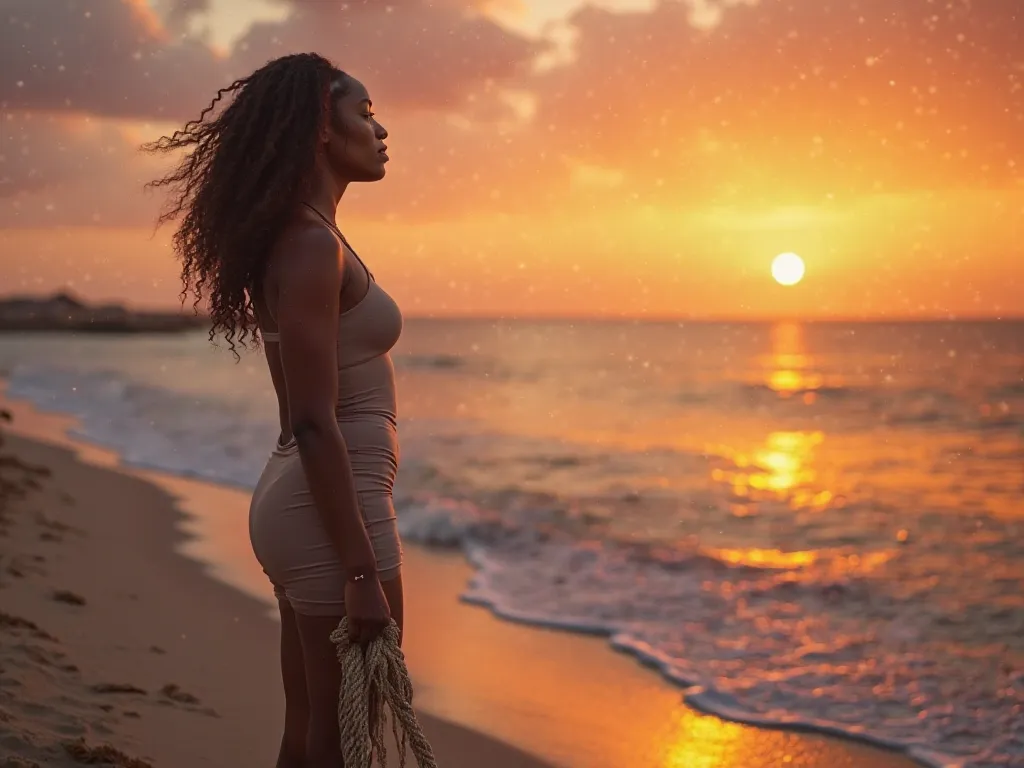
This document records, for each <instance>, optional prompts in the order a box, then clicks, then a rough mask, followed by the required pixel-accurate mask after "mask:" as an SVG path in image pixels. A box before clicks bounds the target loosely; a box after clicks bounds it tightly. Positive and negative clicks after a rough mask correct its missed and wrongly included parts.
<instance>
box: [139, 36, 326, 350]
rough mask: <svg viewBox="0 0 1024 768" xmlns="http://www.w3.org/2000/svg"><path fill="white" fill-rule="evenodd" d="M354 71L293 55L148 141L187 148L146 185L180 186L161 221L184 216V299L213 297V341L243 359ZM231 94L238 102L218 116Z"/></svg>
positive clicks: (177, 237) (156, 148) (180, 251)
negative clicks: (277, 246)
mask: <svg viewBox="0 0 1024 768" xmlns="http://www.w3.org/2000/svg"><path fill="white" fill-rule="evenodd" d="M345 77H346V76H345V73H344V72H342V71H341V70H339V69H338V68H337V67H335V66H334V65H333V64H332V63H331V62H330V61H328V60H327V59H325V58H324V57H322V56H319V55H317V54H315V53H300V54H293V55H289V56H283V57H281V58H279V59H275V60H273V61H271V62H269V63H267V64H266V65H264V66H263V67H261V68H260V69H257V70H256V71H255V72H253V73H252V74H251V75H249V76H248V77H245V78H242V79H241V80H236V81H235V82H233V83H232V84H231V85H229V86H228V87H227V88H222V89H220V90H219V91H218V92H217V95H216V96H215V97H214V98H213V101H211V102H210V104H209V106H207V107H206V109H204V110H203V111H202V113H201V114H200V115H199V118H198V119H196V120H192V121H189V122H188V123H186V124H185V126H184V128H182V129H181V130H178V131H175V132H174V134H173V135H172V136H163V137H161V138H160V139H158V140H156V141H154V142H151V143H149V144H145V145H143V147H142V149H143V151H146V152H161V153H166V152H173V151H175V150H179V149H184V150H186V154H185V156H184V157H183V159H182V160H181V162H180V163H179V164H178V166H177V167H176V168H175V169H174V170H173V171H171V172H170V173H168V174H167V175H166V176H164V177H163V178H161V179H157V180H156V181H152V182H150V183H148V184H147V185H146V188H147V189H149V188H153V187H164V186H169V187H171V189H172V195H171V197H170V200H169V202H168V204H167V206H166V207H165V209H164V210H163V212H162V213H161V214H160V217H159V219H158V220H157V226H158V227H159V226H161V225H163V224H165V223H167V222H169V221H173V220H175V219H177V218H179V217H182V218H181V223H180V225H179V226H178V229H177V231H176V232H175V233H174V241H173V242H174V250H175V253H176V254H177V256H178V258H179V259H180V260H181V281H182V285H183V287H182V291H181V299H182V302H183V303H184V301H185V298H186V297H187V296H188V295H189V294H190V293H191V294H192V295H193V297H194V302H193V308H194V309H196V310H198V308H199V305H200V303H201V302H202V301H203V299H204V298H205V299H206V302H207V311H208V312H209V315H210V320H211V323H212V324H211V328H210V340H211V341H213V340H214V338H215V337H216V336H217V335H218V334H223V335H224V337H225V339H226V341H227V342H228V344H229V345H230V348H231V351H232V352H233V353H234V354H235V357H236V359H237V358H238V353H237V351H236V349H235V346H236V343H238V344H240V345H241V346H242V347H246V346H248V345H247V343H246V340H247V339H248V338H252V340H253V341H254V342H255V341H257V340H258V326H257V323H256V317H255V313H254V311H253V297H254V295H256V294H257V293H258V292H259V289H260V284H261V282H262V277H263V271H264V268H265V266H266V263H267V257H268V254H269V251H270V248H271V246H272V245H273V243H274V240H275V239H276V237H277V236H278V234H279V233H280V232H281V230H282V228H283V227H284V226H285V225H286V223H287V221H288V217H289V214H290V212H291V210H292V208H293V206H294V205H295V203H296V202H297V201H298V200H299V199H300V198H301V196H302V195H303V193H304V192H305V190H304V185H305V184H306V183H307V182H308V181H309V179H310V178H311V177H312V172H313V169H314V165H315V160H316V142H317V137H318V134H319V131H320V129H321V127H322V126H323V125H324V122H325V121H326V120H328V119H329V118H330V116H331V115H332V114H333V104H334V102H335V100H336V99H337V98H338V97H339V96H340V95H341V94H342V92H343V90H344V86H343V84H344V80H345ZM337 84H342V87H341V88H339V87H338V85H337ZM332 86H333V87H332ZM226 95H231V96H232V98H231V101H230V103H228V104H227V106H226V107H225V108H224V109H223V111H221V112H220V114H218V115H217V116H216V117H215V118H213V117H210V115H211V113H212V112H214V110H215V109H216V107H217V105H218V103H219V102H220V101H221V100H222V99H223V98H224V97H225V96H226ZM182 214H184V216H182Z"/></svg>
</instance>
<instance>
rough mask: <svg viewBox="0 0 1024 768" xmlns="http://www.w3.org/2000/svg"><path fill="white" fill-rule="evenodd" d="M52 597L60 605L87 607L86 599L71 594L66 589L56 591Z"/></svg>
mask: <svg viewBox="0 0 1024 768" xmlns="http://www.w3.org/2000/svg"><path fill="white" fill-rule="evenodd" d="M52 597H53V599H54V600H56V601H57V602H58V603H67V604H68V605H85V598H84V597H82V596H81V595H78V594H75V593H74V592H69V591H68V590H66V589H58V590H55V591H54V593H53V595H52Z"/></svg>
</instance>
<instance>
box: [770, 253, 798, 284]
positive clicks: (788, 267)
mask: <svg viewBox="0 0 1024 768" xmlns="http://www.w3.org/2000/svg"><path fill="white" fill-rule="evenodd" d="M804 271H805V267H804V260H803V259H801V258H800V257H799V256H797V255H796V254H795V253H780V254H779V255H778V256H776V257H775V258H774V259H772V277H774V278H775V282H777V283H778V284H779V285H796V284H797V283H799V282H800V281H801V280H803V279H804Z"/></svg>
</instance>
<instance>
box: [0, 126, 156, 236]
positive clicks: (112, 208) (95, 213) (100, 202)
mask: <svg viewBox="0 0 1024 768" xmlns="http://www.w3.org/2000/svg"><path fill="white" fill-rule="evenodd" d="M142 135H143V134H142V132H141V131H140V130H138V129H137V128H135V127H133V126H129V125H126V124H124V123H121V122H118V121H112V120H101V119H95V118H87V117H80V116H60V115H55V114H21V115H8V117H7V119H6V120H4V122H3V123H2V124H0V227H13V228H34V227H48V226H55V225H62V226H94V225H102V226H114V227H116V226H139V225H141V226H146V225H149V224H152V222H154V221H155V218H156V213H157V211H158V208H159V200H158V199H156V198H155V196H150V195H145V194H142V192H143V190H142V187H143V185H144V184H145V183H146V182H147V181H149V180H150V179H152V178H155V177H156V176H157V175H158V174H159V172H160V164H159V162H158V161H157V160H156V159H154V158H152V157H149V156H146V155H143V154H141V153H138V152H137V151H136V147H137V146H138V144H139V142H141V141H142V138H141V137H142Z"/></svg>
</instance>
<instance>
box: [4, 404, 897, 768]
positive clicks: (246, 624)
mask: <svg viewBox="0 0 1024 768" xmlns="http://www.w3.org/2000/svg"><path fill="white" fill-rule="evenodd" d="M0 405H3V406H4V407H7V408H9V409H10V410H12V411H13V412H14V414H15V423H14V425H13V430H14V432H16V433H17V434H16V435H14V436H9V437H8V438H7V446H6V448H5V449H0V453H3V452H6V453H13V454H16V455H17V456H18V457H19V458H20V459H21V460H23V461H25V462H28V463H31V464H34V465H39V466H41V467H46V468H47V469H48V471H49V476H48V477H43V478H40V479H39V485H40V487H39V488H38V489H35V490H31V491H30V492H29V493H28V494H27V495H26V496H25V498H23V499H21V500H15V501H13V502H12V503H9V504H8V505H7V508H6V510H5V511H4V517H5V521H4V522H3V524H2V530H0V611H2V614H0V768H14V767H15V766H17V767H18V768H25V767H27V766H32V765H33V764H36V765H39V766H57V767H60V766H73V765H78V764H80V763H81V762H88V761H89V754H88V753H87V750H88V749H89V748H98V747H101V746H102V745H111V746H112V747H113V748H116V749H117V750H120V753H123V755H124V757H123V758H120V757H117V754H114V753H111V754H112V755H113V758H114V759H111V760H109V761H108V763H100V764H113V765H120V766H142V765H145V764H147V763H148V764H150V765H152V766H156V767H157V768H171V767H176V766H236V765H237V766H241V765H248V766H259V765H266V766H270V765H272V764H273V758H274V755H276V750H277V742H278V739H279V737H280V722H281V714H282V700H281V693H280V678H279V672H278V669H277V625H276V623H275V621H274V620H273V618H272V613H271V610H270V607H271V601H270V599H269V598H270V591H269V586H268V585H266V583H265V579H264V578H263V576H262V573H261V572H260V571H259V568H258V566H257V565H256V564H255V562H254V561H253V559H252V556H251V553H250V552H249V549H248V540H247V538H246V529H245V519H244V515H245V510H246V508H247V504H248V500H247V496H246V495H245V494H244V493H241V492H238V491H233V490H230V489H224V488H219V487H216V486H212V485H209V484H205V483H200V482H195V481H190V480H184V479H180V478H174V477H169V476H165V475H161V474H159V473H152V472H137V471H128V470H125V469H124V468H122V467H121V466H120V465H119V462H118V458H117V456H116V455H113V454H111V453H109V452H106V451H103V450H99V449H95V448H91V447H88V446H82V445H78V444H74V443H71V441H69V440H67V439H66V438H65V437H64V431H65V429H66V428H67V427H68V426H69V425H70V421H69V420H68V419H66V418H63V417H55V416H51V415H47V414H40V413H38V412H36V411H34V410H33V409H31V408H30V407H28V406H26V405H25V404H22V403H17V402H13V403H12V402H10V401H6V402H5V401H3V399H2V398H0ZM8 434H9V431H8ZM8 474H9V473H8ZM405 574H406V576H405V578H406V582H407V585H408V586H407V589H408V607H407V646H406V654H407V657H408V661H409V666H410V670H411V672H412V676H413V679H414V682H415V685H416V698H417V706H418V710H419V711H420V717H421V720H422V722H423V724H424V727H425V729H426V731H427V735H428V738H429V739H430V740H431V743H432V744H433V746H434V748H435V752H436V753H437V756H438V760H439V764H440V765H441V766H442V768H458V766H474V767H478V766H481V765H487V766H488V768H503V767H504V766H519V767H521V768H530V767H531V766H542V765H552V766H562V767H564V768H613V766H614V767H615V768H623V767H629V768H648V767H650V768H684V767H685V768H719V767H721V768H725V767H726V766H730V767H731V766H737V767H742V768H759V767H760V766H764V767H765V768H767V767H768V766H772V767H773V768H775V767H776V766H803V767H804V768H848V767H849V768H853V767H855V766H857V767H860V766H872V768H896V766H900V767H901V768H908V767H909V766H912V765H913V763H911V762H910V761H908V760H907V759H905V758H904V757H902V756H899V755H896V754H894V753H891V752H887V751H883V750H877V749H874V748H871V747H867V746H864V745H861V744H856V743H852V742H847V741H841V740H837V739H832V738H827V737H823V736H818V735H814V734H804V733H796V732H787V731H781V730H766V729H758V728H751V727H747V726H743V725H738V724H735V723H728V722H725V721H723V720H721V719H719V718H716V717H713V716H708V715H702V714H700V713H698V712H696V711H694V710H693V709H691V708H689V707H687V706H685V705H683V703H682V697H681V695H680V692H679V691H678V690H677V689H674V688H673V687H671V686H669V685H667V684H666V683H664V682H663V681H662V680H661V679H660V678H659V677H658V676H657V675H656V674H655V673H653V672H652V671H650V670H646V669H644V668H642V667H641V666H639V665H638V664H637V663H636V662H635V661H634V660H633V659H631V658H629V657H626V656H624V655H621V654H616V653H614V652H613V651H611V650H610V649H609V648H608V647H607V645H606V643H605V642H604V641H603V640H601V639H599V638H586V637H580V636H575V635H571V634H565V633H558V632H548V631H543V630H538V629H535V628H529V627H523V626H517V625H513V624H509V623H507V622H502V621H499V620H497V619H495V618H494V617H493V616H491V615H490V614H489V613H488V612H487V611H485V610H483V609H481V608H477V607H473V606H469V605H466V604H464V603H461V602H459V600H458V594H459V592H460V591H461V590H462V589H463V587H464V586H465V583H466V580H467V579H468V578H469V576H470V570H469V567H468V566H467V565H466V564H465V563H464V562H463V561H462V559H461V558H460V557H458V556H457V555H455V554H452V555H444V554H438V553H435V552H430V551H426V550H423V549H419V548H416V547H409V548H408V552H407V561H406V568H405ZM512 744H515V745H517V746H518V748H516V747H513V746H510V745H512ZM392 754H393V753H392ZM132 759H137V760H144V761H146V762H145V763H133V762H132V761H131V760H132ZM19 761H20V762H19ZM392 764H395V761H392Z"/></svg>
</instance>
